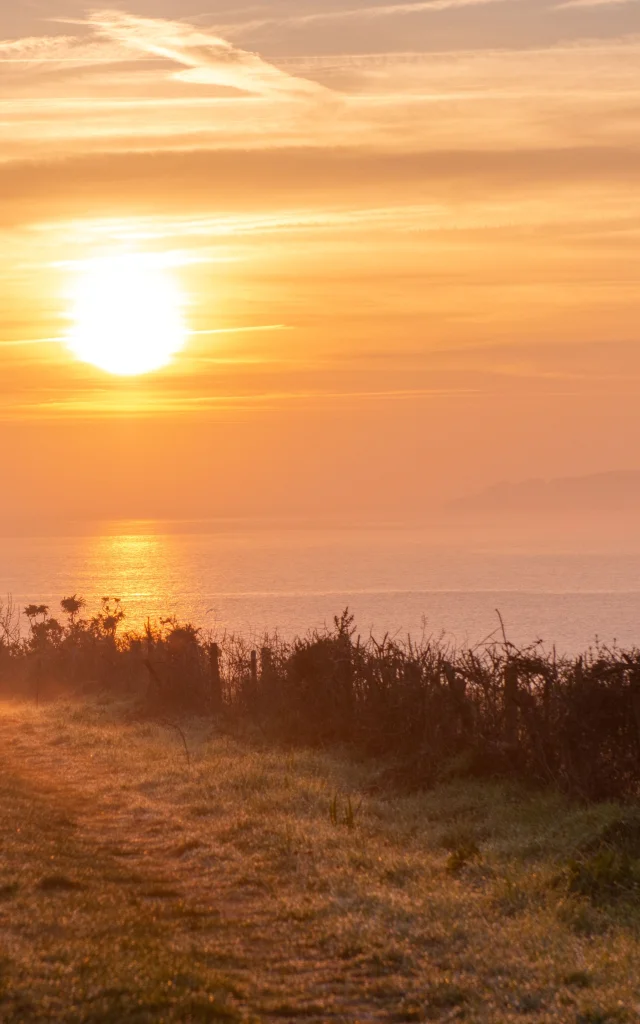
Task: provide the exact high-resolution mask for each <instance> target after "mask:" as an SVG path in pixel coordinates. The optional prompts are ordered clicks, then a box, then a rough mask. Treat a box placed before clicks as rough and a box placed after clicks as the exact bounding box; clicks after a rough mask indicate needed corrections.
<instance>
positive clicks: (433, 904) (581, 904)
mask: <svg viewBox="0 0 640 1024" xmlns="http://www.w3.org/2000/svg"><path fill="white" fill-rule="evenodd" d="M183 728H184V733H185V738H186V743H187V747H188V753H189V757H188V758H187V754H186V752H185V747H184V744H183V740H182V737H181V736H180V734H179V733H178V731H177V730H175V729H173V728H171V727H169V726H164V725H160V724H150V723H148V722H140V721H134V720H127V718H126V708H125V707H124V706H123V705H119V704H117V703H95V702H93V703H89V702H86V703H74V704H69V703H56V704H50V705H48V706H43V707H41V708H36V707H34V706H33V705H26V704H19V703H5V704H3V705H2V706H1V707H0V764H1V769H2V771H1V775H0V787H1V800H0V807H1V816H0V820H1V834H0V841H1V843H2V860H1V876H0V1019H1V1020H2V1021H3V1022H7V1024H9V1022H15V1021H25V1022H32V1021H34V1022H35V1021H51V1020H55V1021H57V1020H60V1021H69V1022H72V1021H74V1022H75V1021H78V1022H79V1021H91V1022H99V1021H105V1022H106V1021H111V1022H113V1024H116V1022H120V1021H122V1022H134V1021H136V1022H137V1021H139V1022H143V1021H154V1022H155V1021H181V1022H182V1021H184V1022H188V1021H262V1020H282V1021H286V1020H291V1021H294V1020H307V1021H317V1022H322V1021H345V1022H363V1024H364V1022H369V1021H371V1022H373V1021H420V1020H437V1021H458V1020H459V1021H469V1022H473V1021H476V1022H491V1024H499V1022H508V1021H523V1022H524V1021H527V1022H542V1021H559V1022H563V1021H567V1022H573V1024H599V1022H600V1024H602V1022H607V1021H630V1022H632V1021H637V1020H638V1019H640V967H639V965H640V909H639V903H640V901H639V900H638V889H637V886H636V884H635V883H636V880H637V878H636V875H635V874H634V872H635V867H636V865H635V860H634V857H635V855H636V853H637V854H638V856H640V851H636V850H635V849H634V850H631V854H632V855H633V856H630V855H629V853H628V850H625V851H623V853H622V854H619V853H617V852H616V851H613V852H611V847H610V842H609V841H610V840H611V837H615V836H618V838H620V836H627V838H628V837H631V839H633V837H634V836H635V831H634V827H635V826H634V827H630V826H629V821H628V820H627V819H628V816H629V814H630V813H631V812H630V811H629V810H626V811H625V810H623V809H622V808H620V807H619V806H616V805H614V804H600V805H591V806H582V805H579V804H573V805H570V804H568V803H567V802H566V801H565V800H564V798H562V797H560V796H558V795H555V794H553V793H546V794H541V793H540V792H527V791H525V790H523V789H522V788H518V787H517V786H515V785H513V786H512V785H507V784H492V783H487V782H473V783H470V782H464V783H462V782H455V783H451V784H448V785H442V786H440V787H439V788H437V789H435V790H433V791H431V792H428V793H422V794H417V795H401V794H399V793H398V792H394V791H389V790H386V789H383V788H381V786H380V785H379V784H378V782H377V780H378V777H379V774H380V769H379V767H378V768H376V767H375V766H367V765H358V764H356V763H354V762H353V761H351V760H349V759H348V758H344V759H341V758H340V757H339V756H338V755H330V754H325V753H318V752H311V751H296V752H292V753H286V752H282V751H275V750H274V749H272V748H269V747H266V746H265V745H264V744H262V743H261V742H260V741H259V740H258V739H257V738H255V737H246V738H238V737H236V738H231V737H229V736H226V735H224V734H221V733H220V732H218V731H217V730H216V728H215V727H214V726H213V725H212V724H211V722H207V721H193V722H192V723H191V724H190V725H189V726H184V727H183ZM620 822H622V825H620ZM625 822H626V825H625ZM616 823H617V824H616ZM631 825H633V821H632V822H631ZM625 828H626V831H625ZM630 841H631V840H630ZM634 841H635V840H634ZM607 842H609V845H607Z"/></svg>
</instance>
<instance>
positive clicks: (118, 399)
mask: <svg viewBox="0 0 640 1024" xmlns="http://www.w3.org/2000/svg"><path fill="white" fill-rule="evenodd" d="M639 66H640V3H639V2H638V0H560V2H557V0H407V2H398V3H394V2H392V0H380V2H375V0H343V2H338V0H262V2H255V3H252V4H248V5H247V6H242V4H241V3H235V4H232V3H230V2H229V0H207V2H206V3H205V2H203V3H202V5H201V6H197V5H195V4H193V2H192V0H189V2H188V3H187V4H185V3H184V2H180V3H178V0H157V2H151V0H138V2H135V0H130V2H128V3H126V4H125V5H123V6H121V7H118V8H108V9H102V8H100V7H87V6H86V5H85V3H84V2H80V0H60V2H56V3H51V2H48V0H31V2H29V0H25V2H22V3H20V4H15V3H14V2H8V0H0V108H1V116H0V418H1V420H2V422H1V425H0V430H1V432H2V434H1V436H2V438H3V442H4V443H3V446H2V465H3V471H2V472H3V498H2V510H1V512H0V517H2V516H5V517H7V516H8V517H11V516H13V517H22V516H31V517H41V518H43V519H46V518H49V517H62V518H64V517H70V516H74V517H90V518H91V517H93V518H96V517H108V518H111V517H115V516H122V517H123V518H136V517H140V518H156V517H158V518H162V517H196V518H197V517H203V518H204V517H210V516H211V517H216V516H223V517H224V516H249V517H256V516H258V517H260V516H265V517H270V516H275V517H278V516H280V517H288V516H291V517H304V518H309V519H322V518H327V519H336V518H341V517H344V518H345V519H347V518H348V519H353V518H355V519H356V520H358V519H367V520H373V519H385V520H386V519H393V520H402V519H404V518H408V519H412V520H414V519H419V518H420V517H421V516H425V517H428V515H429V513H430V512H431V511H432V510H433V509H434V508H437V507H439V506H440V505H441V504H442V503H443V502H446V501H447V500H448V499H450V498H455V497H457V496H459V495H463V494H465V493H466V492H468V491H474V490H477V489H479V488H481V487H483V486H487V485H491V484H492V483H494V482H497V481H500V480H518V479H526V478H529V477H532V476H544V477H556V476H565V475H574V474H582V473H592V472H600V471H608V470H619V469H638V468H640V458H639V457H638V455H637V451H638V448H639V445H640V404H639V402H638V397H639V395H640V350H639V347H638V332H639V326H638V322H639V317H638V313H639V311H640V288H639V287H638V285H639V284H640V259H639V258H638V257H639V256H640V192H639V191H638V188H637V179H638V175H639V173H640V141H639V139H640V133H639V128H640V77H639V76H638V67H639ZM130 258H133V259H134V260H135V259H138V260H139V259H143V260H147V261H151V262H152V263H153V264H154V265H157V266H161V267H162V268H163V273H166V274H168V275H170V277H171V280H172V282H173V283H175V286H176V288H178V289H179V292H180V295H181V297H182V299H181V301H182V303H183V305H182V315H183V317H184V323H185V325H186V330H187V336H186V344H185V346H184V349H183V350H182V351H181V352H179V353H178V354H177V355H175V356H174V357H173V359H172V360H171V362H170V363H169V365H167V366H166V367H164V368H163V369H160V370H157V371H155V372H152V373H149V374H141V375H139V376H133V377H122V376H118V375H113V374H110V373H106V372H104V371H103V370H101V369H99V368H98V367H96V366H94V365H92V364H90V363H87V362H82V361H80V360H78V359H77V358H76V357H75V356H74V355H73V353H72V352H71V351H70V349H69V346H68V344H67V341H68V338H69V331H70V330H71V325H72V319H73V308H74V307H73V301H74V300H73V295H74V294H75V292H74V288H75V289H77V287H78V281H79V280H81V279H82V275H83V273H85V272H86V269H87V267H90V266H94V265H102V263H100V261H109V260H114V259H115V260H122V259H130ZM113 302H114V304H117V303H118V294H117V289H116V294H114V295H113Z"/></svg>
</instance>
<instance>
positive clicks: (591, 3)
mask: <svg viewBox="0 0 640 1024" xmlns="http://www.w3.org/2000/svg"><path fill="white" fill-rule="evenodd" d="M637 2H638V0H566V3H562V4H556V5H555V7H554V10H556V11H563V10H567V9H568V8H580V7H621V6H622V5H624V4H637Z"/></svg>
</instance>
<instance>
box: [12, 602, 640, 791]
mask: <svg viewBox="0 0 640 1024" xmlns="http://www.w3.org/2000/svg"><path fill="white" fill-rule="evenodd" d="M61 607H62V612H63V615H64V620H63V621H62V622H61V621H59V620H58V619H55V618H53V617H51V616H50V615H49V609H48V608H47V607H46V606H44V605H30V606H29V607H28V608H27V609H25V613H24V614H25V616H26V618H27V621H28V623H29V629H28V633H27V634H26V635H21V633H20V630H19V629H18V625H17V623H18V617H17V614H16V611H15V609H14V608H13V607H12V606H11V603H10V602H7V603H5V604H4V605H1V604H0V687H2V689H3V691H4V692H5V693H12V694H22V695H30V696H33V697H35V698H36V699H39V698H45V697H47V696H49V695H55V694H56V693H57V692H60V690H61V689H63V688H64V689H65V690H66V691H67V692H68V691H69V690H72V691H75V692H77V693H84V692H91V691H102V690H108V691H110V692H112V693H114V694H115V693H118V694H130V695H132V696H135V697H136V698H137V699H138V700H139V701H140V702H141V703H142V704H143V705H144V707H145V708H146V709H147V710H148V711H149V713H156V714H164V715H166V714H169V713H171V714H173V715H178V714H180V713H194V712H195V713H200V714H213V715H216V716H219V717H220V716H222V717H223V719H224V720H225V721H228V722H231V721H232V720H234V719H237V720H242V721H250V722H252V723H254V725H255V726H257V727H259V728H260V730H261V731H262V732H263V733H264V734H265V735H266V736H268V737H269V738H272V739H274V740H277V741H279V742H285V743H289V744H307V745H333V744H341V745H347V746H349V747H351V748H352V749H354V750H355V751H357V752H359V753H360V754H363V755H367V756H373V757H378V758H381V759H384V760H385V762H386V763H387V765H388V768H387V771H386V777H387V779H388V780H389V781H390V782H392V781H394V782H396V783H398V784H401V785H408V786H415V787H420V786H427V785H431V784H432V783H434V782H435V781H437V780H439V779H445V778H450V777H452V776H454V775H517V776H519V777H521V778H523V779H526V780H529V781H531V782H533V783H548V784H552V785H555V786H558V787H560V788H561V789H563V790H564V791H566V792H569V793H571V794H574V795H576V796H578V797H582V798H584V799H605V798H609V797H619V796H637V795H639V794H640V650H638V649H632V650H621V649H618V648H617V647H614V648H608V647H604V646H602V645H596V646H595V647H594V648H592V649H590V650H589V651H587V652H586V653H585V654H583V655H582V656H580V657H578V658H569V657H561V658H558V657H556V655H555V652H553V653H550V652H548V651H545V650H544V649H543V648H542V647H541V646H540V645H534V646H532V647H529V648H526V649H524V650H520V649H517V648H516V647H514V646H513V645H512V644H510V643H508V641H507V640H506V638H505V639H504V641H503V642H501V643H496V642H490V643H487V644H485V645H484V646H480V647H477V648H475V649H463V650H456V649H451V648H449V647H447V646H446V645H445V644H443V643H442V642H441V641H439V640H437V639H435V640H434V639H431V638H425V639H423V640H422V641H421V642H420V643H414V642H413V641H411V640H410V639H407V640H406V641H399V640H397V639H394V638H390V637H388V636H387V637H385V638H383V639H382V640H381V641H378V640H376V639H375V638H373V637H369V638H366V639H363V638H362V637H361V636H359V635H357V632H356V630H355V627H354V624H353V619H352V617H351V616H350V615H349V614H348V612H344V613H343V615H342V616H341V617H339V618H336V619H335V620H334V625H333V627H332V628H329V629H326V630H324V631H315V632H312V633H310V634H309V635H308V636H306V637H303V638H298V639H296V640H293V641H292V642H284V641H282V640H281V639H279V638H278V637H277V636H276V637H265V639H264V640H263V642H262V644H261V646H260V647H258V648H257V649H255V650H254V649H252V647H251V646H250V645H249V644H248V643H247V642H246V641H245V640H243V639H242V638H241V637H236V636H233V635H228V634H225V635H223V636H218V637H215V636H211V635H205V634H204V633H203V632H202V631H200V630H198V629H196V628H195V627H193V626H192V625H190V624H184V623H179V622H178V621H176V620H175V619H165V620H161V621H160V623H159V624H157V625H153V624H151V623H150V622H147V624H146V627H145V629H144V630H142V631H141V632H131V631H129V632H127V631H125V629H124V626H123V619H124V613H123V611H122V608H121V606H120V602H119V601H118V600H113V599H109V598H104V599H103V602H102V608H101V610H100V612H99V613H98V614H97V615H95V616H94V617H92V618H82V617H81V613H82V611H83V610H84V602H83V601H82V599H81V598H78V597H76V596H75V595H74V596H73V597H72V598H65V599H64V600H63V601H62V605H61Z"/></svg>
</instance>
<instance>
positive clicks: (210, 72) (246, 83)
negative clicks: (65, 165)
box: [88, 10, 326, 97]
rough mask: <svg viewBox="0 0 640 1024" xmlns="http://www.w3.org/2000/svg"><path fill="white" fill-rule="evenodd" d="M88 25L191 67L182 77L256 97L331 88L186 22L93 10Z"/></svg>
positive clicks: (310, 93) (136, 48)
mask: <svg viewBox="0 0 640 1024" xmlns="http://www.w3.org/2000/svg"><path fill="white" fill-rule="evenodd" d="M88 24H89V25H91V27H92V28H93V29H94V30H95V31H96V32H97V33H98V34H99V35H100V36H104V37H106V38H107V39H109V40H111V41H113V42H117V43H119V44H120V45H121V46H123V47H126V48H127V49H129V50H133V51H139V52H142V53H144V54H147V55H149V54H152V55H154V56H156V57H162V58H164V59H166V60H168V61H172V62H174V63H176V64H179V65H182V66H183V67H184V68H185V69H186V70H185V71H182V72H179V73H177V74H176V75H175V76H174V77H176V78H178V79H179V80H181V81H183V82H191V83H195V84H200V85H218V86H226V87H228V88H232V89H237V90H239V91H240V92H245V93H249V94H252V95H257V96H273V95H274V94H275V95H280V96H281V95H283V94H284V95H286V96H289V97H294V96H299V95H300V96H318V95H321V94H324V93H325V92H326V90H325V89H324V88H323V87H322V86H320V85H317V84H316V83H314V82H309V81H307V80H306V79H300V78H294V77H293V76H292V75H290V74H288V73H287V72H286V71H282V70H281V69H279V68H277V67H275V66H274V65H273V64H269V63H268V62H267V61H265V60H263V59H262V58H261V57H260V56H259V55H258V54H256V53H251V52H249V51H247V50H242V49H239V48H238V47H236V46H234V45H233V44H232V43H229V42H228V41H227V40H226V39H222V38H221V37H220V36H216V35H213V34H212V33H210V32H206V31H202V30H200V29H197V28H194V27H192V26H191V25H188V24H185V23H183V22H178V21H166V20H160V19H152V18H140V17H136V16H135V15H131V14H124V13H122V12H120V11H112V10H105V11H96V12H95V13H94V14H92V15H91V16H90V17H89V19H88Z"/></svg>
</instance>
